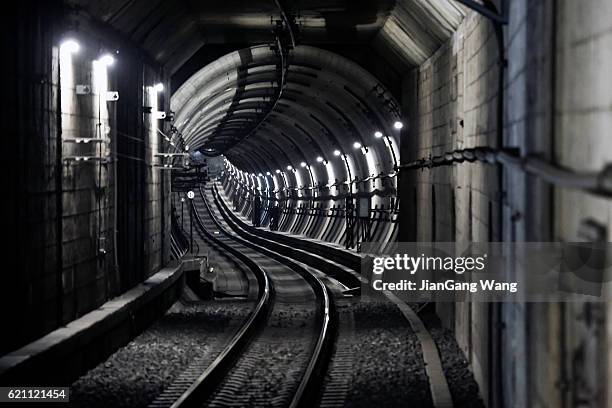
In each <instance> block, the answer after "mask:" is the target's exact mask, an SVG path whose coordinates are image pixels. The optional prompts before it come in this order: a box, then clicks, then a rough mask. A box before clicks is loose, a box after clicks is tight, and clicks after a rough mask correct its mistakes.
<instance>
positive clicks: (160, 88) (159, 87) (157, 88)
mask: <svg viewBox="0 0 612 408" xmlns="http://www.w3.org/2000/svg"><path fill="white" fill-rule="evenodd" d="M153 89H154V90H155V91H157V92H162V91H163V90H164V84H162V83H161V82H159V83H157V84H155V86H153Z"/></svg>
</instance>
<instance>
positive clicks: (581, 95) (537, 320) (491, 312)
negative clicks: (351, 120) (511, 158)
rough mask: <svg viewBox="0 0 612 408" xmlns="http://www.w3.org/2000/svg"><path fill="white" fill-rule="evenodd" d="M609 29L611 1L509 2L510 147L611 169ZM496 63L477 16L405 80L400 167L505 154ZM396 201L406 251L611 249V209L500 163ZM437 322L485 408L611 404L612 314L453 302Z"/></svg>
mask: <svg viewBox="0 0 612 408" xmlns="http://www.w3.org/2000/svg"><path fill="white" fill-rule="evenodd" d="M610 28H612V8H611V6H610V4H609V2H606V1H604V0H600V1H588V2H574V1H571V0H558V1H553V0H545V1H538V2H535V1H529V0H513V1H511V2H509V24H508V25H507V26H506V27H505V28H504V40H505V46H504V52H505V54H506V58H507V67H506V70H505V74H504V78H503V81H504V82H503V83H504V98H503V101H504V105H505V106H504V126H503V145H504V146H505V147H512V148H519V149H520V153H521V154H522V155H527V154H538V155H540V156H542V157H544V158H548V159H550V160H553V161H556V162H558V163H559V164H560V165H563V166H566V167H569V168H572V169H575V170H577V171H599V170H601V169H602V168H603V167H604V166H605V165H606V164H609V163H610V162H611V161H612V138H610V136H609V135H608V133H609V132H606V130H607V129H609V128H610V126H609V125H611V124H612V115H611V112H610V109H611V108H610V107H611V106H612V100H610V98H611V96H610V95H611V93H610V87H609V86H608V85H607V78H606V76H607V75H609V67H610V66H611V65H612V54H611V53H610V52H609V50H610V49H612V47H611V43H612V35H611V34H610V33H611V32H612V30H610ZM498 55H499V54H498V49H497V43H496V38H495V32H494V28H493V25H492V24H491V23H490V22H489V21H488V20H486V19H484V18H482V17H480V16H479V15H477V14H475V13H474V12H471V11H470V12H468V15H467V17H466V18H465V19H464V21H463V23H462V24H461V25H460V27H459V28H458V30H457V32H456V33H455V34H454V35H453V37H452V38H451V40H449V41H448V42H447V43H446V44H444V45H443V46H442V47H441V48H440V49H439V50H438V51H437V52H436V53H435V54H434V55H433V56H432V57H431V58H429V59H428V60H427V61H426V62H425V63H424V64H422V65H421V66H419V67H418V68H416V69H415V70H414V71H413V72H411V73H409V74H407V75H406V76H405V77H404V87H403V88H404V90H403V98H402V102H403V107H404V111H405V112H406V114H407V116H408V118H409V126H408V129H407V131H406V132H405V134H404V135H403V142H402V148H403V152H402V160H403V161H404V162H407V161H410V160H414V159H417V158H422V157H429V156H435V155H438V154H441V153H444V152H448V151H452V150H455V149H462V148H467V147H475V146H489V147H497V146H498V145H499V140H498V135H497V113H496V106H497V98H498V77H499V70H498ZM415 95H416V97H415ZM401 191H402V196H401V197H402V201H403V206H404V209H403V211H402V217H403V218H402V224H403V231H402V235H403V237H404V239H405V240H412V239H416V240H420V241H458V242H466V241H498V240H505V241H550V240H564V241H584V240H585V239H587V238H586V237H587V236H589V238H588V239H592V236H593V233H592V232H593V230H597V231H604V234H603V236H601V237H600V238H599V239H602V240H604V241H609V240H610V223H611V221H612V217H611V214H612V212H611V208H612V204H611V202H610V200H608V199H605V198H600V197H596V196H594V195H591V194H587V193H583V192H578V191H573V190H567V189H560V188H553V187H552V186H550V185H548V184H546V183H543V182H541V181H539V180H537V179H536V178H534V177H531V176H526V175H525V174H523V173H521V172H510V171H508V170H507V169H502V168H501V167H498V166H494V165H489V164H482V163H474V164H470V163H464V164H458V165H454V166H450V167H440V168H435V169H423V170H419V171H417V172H409V173H407V172H404V173H403V174H402V177H401ZM553 203H554V205H553ZM587 219H592V221H594V222H595V225H596V227H595V228H593V227H592V225H593V223H592V222H591V223H585V220H587ZM585 230H586V231H587V233H586V234H585V233H584V231H585ZM589 231H590V232H591V233H589ZM405 237H408V239H406V238H405ZM606 307H607V310H606ZM437 310H438V313H439V315H440V317H441V319H442V321H443V323H444V324H445V325H446V326H447V327H449V328H451V329H453V330H454V331H455V333H456V337H457V339H458V341H459V344H460V346H461V348H462V349H463V351H464V352H465V353H466V356H467V358H468V360H469V361H470V364H471V366H472V369H473V371H474V374H475V376H476V378H477V381H478V382H479V384H480V386H481V393H482V395H483V397H484V399H485V401H487V402H488V404H489V405H491V406H502V405H503V406H509V407H514V406H547V407H557V406H561V405H562V404H563V403H566V404H575V403H577V401H579V400H580V399H584V400H585V401H588V403H590V404H592V405H591V406H606V402H607V406H611V403H612V400H611V399H610V398H611V397H610V392H609V391H608V390H607V389H608V388H609V387H605V384H609V379H610V378H612V374H611V371H610V370H611V367H612V364H611V361H609V360H608V361H606V360H605V359H601V358H599V359H598V358H597V356H598V355H599V356H602V355H610V354H612V353H611V350H610V340H609V339H610V332H612V329H610V327H611V326H610V321H611V320H612V319H610V317H609V316H610V308H609V306H605V305H603V304H599V305H598V304H577V303H574V304H565V305H560V304H514V303H504V304H479V303H472V304H470V303H457V304H438V305H437ZM593 316H594V317H593ZM606 332H607V335H606Z"/></svg>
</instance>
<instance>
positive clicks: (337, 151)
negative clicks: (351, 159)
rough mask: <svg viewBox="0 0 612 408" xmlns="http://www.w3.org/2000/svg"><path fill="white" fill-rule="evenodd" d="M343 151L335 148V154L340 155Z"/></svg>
mask: <svg viewBox="0 0 612 408" xmlns="http://www.w3.org/2000/svg"><path fill="white" fill-rule="evenodd" d="M341 154H342V153H341V152H340V150H338V149H336V150H334V156H340V155H341Z"/></svg>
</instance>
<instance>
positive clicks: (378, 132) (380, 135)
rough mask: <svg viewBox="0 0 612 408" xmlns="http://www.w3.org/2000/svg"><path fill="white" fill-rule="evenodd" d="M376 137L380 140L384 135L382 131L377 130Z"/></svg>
mask: <svg viewBox="0 0 612 408" xmlns="http://www.w3.org/2000/svg"><path fill="white" fill-rule="evenodd" d="M374 137H375V138H377V139H380V138H381V137H383V134H382V132H381V131H380V130H377V131H376V132H374Z"/></svg>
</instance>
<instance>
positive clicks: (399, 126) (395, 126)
mask: <svg viewBox="0 0 612 408" xmlns="http://www.w3.org/2000/svg"><path fill="white" fill-rule="evenodd" d="M393 127H394V128H396V129H397V130H400V129H401V128H403V127H404V124H403V123H402V122H400V121H399V120H397V121H395V123H394V124H393Z"/></svg>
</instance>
